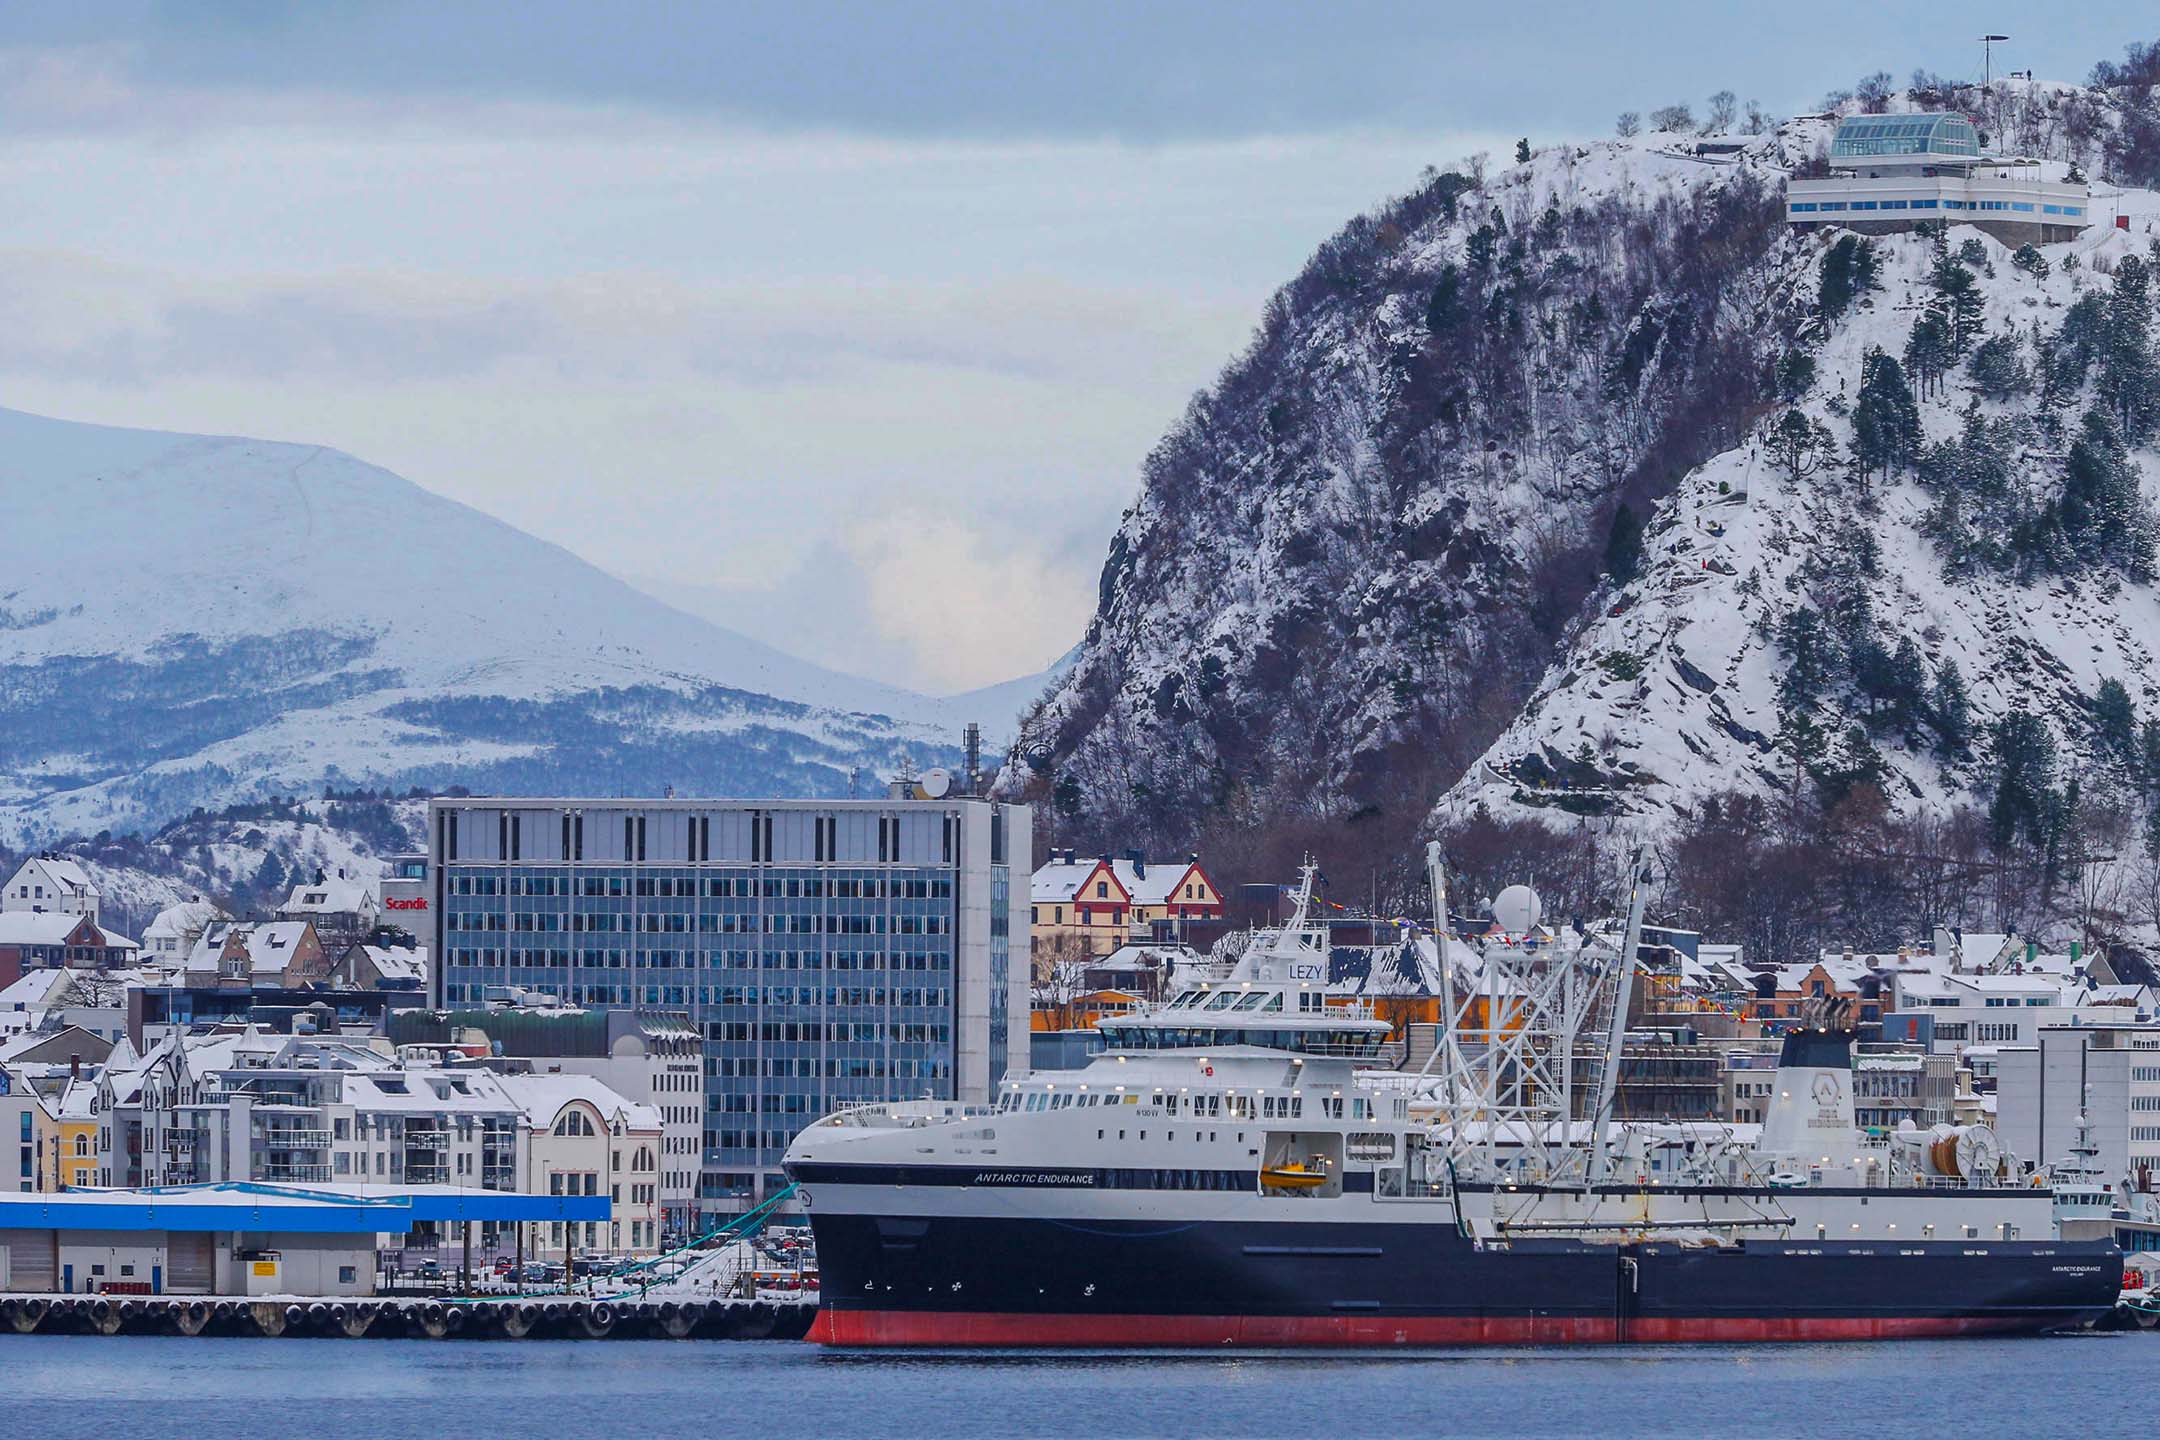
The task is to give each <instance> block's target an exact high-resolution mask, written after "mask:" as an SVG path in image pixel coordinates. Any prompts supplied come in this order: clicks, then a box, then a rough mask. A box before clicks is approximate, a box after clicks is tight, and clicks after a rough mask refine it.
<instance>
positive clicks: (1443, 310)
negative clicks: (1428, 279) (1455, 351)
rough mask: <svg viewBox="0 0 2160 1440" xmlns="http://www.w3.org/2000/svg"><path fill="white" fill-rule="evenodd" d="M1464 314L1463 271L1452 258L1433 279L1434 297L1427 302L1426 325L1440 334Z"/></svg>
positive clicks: (1434, 332)
mask: <svg viewBox="0 0 2160 1440" xmlns="http://www.w3.org/2000/svg"><path fill="white" fill-rule="evenodd" d="M1462 315H1463V303H1462V271H1461V270H1460V269H1458V268H1457V267H1456V265H1455V262H1453V261H1452V260H1451V261H1449V262H1448V263H1446V264H1444V265H1442V266H1441V267H1440V273H1439V275H1438V276H1437V277H1435V279H1434V281H1433V292H1432V298H1431V299H1430V300H1428V301H1426V302H1425V326H1426V328H1427V329H1429V330H1431V331H1432V333H1433V334H1435V335H1438V334H1441V333H1443V332H1444V331H1446V330H1447V329H1448V328H1449V327H1450V326H1452V325H1453V324H1454V323H1455V322H1456V321H1457V320H1459V319H1461V318H1462Z"/></svg>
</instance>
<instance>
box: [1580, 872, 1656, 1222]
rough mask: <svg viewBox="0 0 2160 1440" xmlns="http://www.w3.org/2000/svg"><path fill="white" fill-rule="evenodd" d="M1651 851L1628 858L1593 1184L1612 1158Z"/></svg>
mask: <svg viewBox="0 0 2160 1440" xmlns="http://www.w3.org/2000/svg"><path fill="white" fill-rule="evenodd" d="M1649 860H1650V856H1649V850H1648V847H1646V846H1638V847H1636V850H1635V853H1634V854H1633V855H1631V856H1629V857H1628V918H1627V931H1626V933H1625V934H1623V935H1622V936H1621V939H1620V973H1619V974H1618V975H1617V976H1615V977H1614V980H1613V1005H1612V1016H1611V1019H1610V1022H1609V1023H1608V1024H1607V1025H1606V1027H1605V1063H1604V1065H1603V1066H1601V1067H1600V1072H1601V1073H1600V1074H1599V1076H1598V1101H1597V1109H1596V1110H1595V1111H1594V1112H1592V1113H1594V1114H1595V1115H1596V1117H1597V1134H1596V1138H1595V1139H1594V1140H1593V1141H1592V1142H1591V1149H1590V1183H1591V1184H1593V1185H1596V1184H1599V1183H1601V1182H1602V1181H1603V1180H1604V1179H1605V1178H1606V1175H1607V1174H1608V1172H1609V1167H1610V1165H1611V1159H1612V1157H1611V1155H1610V1153H1609V1152H1608V1149H1607V1142H1608V1140H1609V1138H1610V1136H1611V1133H1612V1112H1613V1097H1614V1092H1615V1091H1616V1089H1617V1088H1618V1086H1619V1083H1620V1056H1621V1052H1622V1050H1623V1048H1624V1047H1625V1046H1626V1044H1627V1016H1628V1004H1629V1002H1630V1001H1632V1000H1633V999H1634V996H1635V964H1636V958H1635V957H1636V955H1637V953H1638V952H1639V951H1640V949H1641V946H1642V926H1643V908H1644V907H1645V906H1647V905H1648V904H1649V903H1650V887H1649V885H1648V884H1647V883H1646V882H1647V880H1648V879H1649Z"/></svg>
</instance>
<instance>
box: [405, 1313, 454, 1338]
mask: <svg viewBox="0 0 2160 1440" xmlns="http://www.w3.org/2000/svg"><path fill="white" fill-rule="evenodd" d="M406 1314H407V1315H409V1316H410V1317H411V1318H412V1320H413V1321H414V1322H415V1323H416V1324H418V1325H419V1327H420V1333H421V1334H423V1335H425V1336H427V1338H428V1339H430V1340H440V1339H442V1338H443V1337H444V1336H446V1335H448V1334H449V1333H450V1320H449V1317H448V1316H446V1315H445V1314H444V1313H443V1307H442V1306H440V1305H417V1306H415V1307H413V1308H412V1309H411V1310H408V1311H407V1312H406Z"/></svg>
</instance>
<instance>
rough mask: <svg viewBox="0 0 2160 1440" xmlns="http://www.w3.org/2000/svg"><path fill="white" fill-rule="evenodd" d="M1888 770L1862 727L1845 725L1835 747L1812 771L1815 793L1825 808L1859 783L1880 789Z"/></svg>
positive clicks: (1836, 802) (1880, 754) (1841, 798)
mask: <svg viewBox="0 0 2160 1440" xmlns="http://www.w3.org/2000/svg"><path fill="white" fill-rule="evenodd" d="M1889 773H1890V767H1889V766H1888V765H1887V764H1885V763H1884V762H1883V758H1882V753H1881V752H1880V751H1878V750H1877V749H1876V748H1875V742H1874V740H1872V739H1871V738H1869V736H1868V732H1867V730H1866V728H1865V727H1864V726H1860V725H1851V726H1847V727H1846V730H1845V733H1844V735H1842V736H1841V737H1839V740H1838V743H1837V747H1836V748H1835V749H1834V750H1833V751H1832V752H1831V753H1830V754H1829V755H1828V756H1827V757H1826V758H1825V759H1824V761H1823V763H1822V764H1821V765H1820V766H1819V767H1818V768H1817V770H1816V771H1815V788H1816V793H1817V794H1818V795H1820V796H1821V797H1822V803H1823V805H1824V807H1825V808H1829V807H1832V806H1835V805H1836V804H1838V802H1839V801H1841V800H1843V799H1845V797H1846V796H1848V795H1850V794H1852V793H1853V791H1855V790H1857V789H1859V788H1860V787H1861V786H1863V785H1871V786H1873V787H1874V788H1876V789H1877V790H1880V789H1881V788H1882V784H1883V780H1884V778H1885V777H1886V776H1888V775H1889Z"/></svg>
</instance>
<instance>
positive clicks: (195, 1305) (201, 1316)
mask: <svg viewBox="0 0 2160 1440" xmlns="http://www.w3.org/2000/svg"><path fill="white" fill-rule="evenodd" d="M171 1314H172V1323H173V1329H175V1330H177V1331H179V1332H180V1333H181V1334H182V1335H200V1334H202V1332H203V1329H204V1328H205V1327H206V1326H208V1325H209V1323H210V1307H209V1306H208V1305H205V1304H203V1302H202V1301H200V1300H190V1301H188V1302H187V1303H186V1304H185V1305H175V1306H173V1307H172V1311H171Z"/></svg>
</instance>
